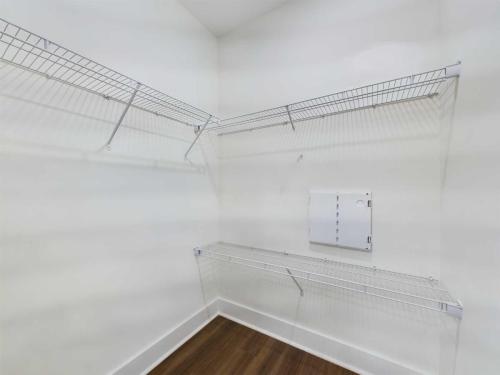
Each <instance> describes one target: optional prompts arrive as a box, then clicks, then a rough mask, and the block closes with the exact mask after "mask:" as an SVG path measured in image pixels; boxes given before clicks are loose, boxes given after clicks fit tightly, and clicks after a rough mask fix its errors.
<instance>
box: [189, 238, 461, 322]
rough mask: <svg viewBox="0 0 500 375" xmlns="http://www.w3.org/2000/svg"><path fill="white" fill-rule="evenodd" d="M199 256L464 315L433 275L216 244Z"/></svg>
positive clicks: (200, 251) (198, 251) (197, 252)
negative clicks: (426, 275)
mask: <svg viewBox="0 0 500 375" xmlns="http://www.w3.org/2000/svg"><path fill="white" fill-rule="evenodd" d="M194 251H195V255H196V256H201V257H206V258H209V259H212V260H215V261H217V262H224V263H231V264H236V265H240V266H243V267H247V268H252V269H256V270H261V271H265V272H270V273H274V274H279V275H284V276H287V277H290V278H291V279H292V280H293V282H294V283H295V284H296V285H297V287H298V288H299V291H300V293H301V295H303V294H304V290H303V288H302V286H301V283H302V282H303V281H306V282H312V283H315V284H318V285H322V286H326V287H333V288H338V289H343V290H347V291H351V292H354V293H361V294H366V295H370V296H374V297H378V298H382V299H385V300H390V301H393V302H398V303H402V304H406V305H411V306H415V307H419V308H423V309H427V310H433V311H438V312H445V313H449V314H451V315H453V316H456V317H459V318H460V317H461V314H462V305H461V304H460V302H459V301H458V300H456V299H455V298H453V297H452V295H451V294H450V293H449V292H448V291H447V290H446V289H445V288H444V287H443V286H442V285H441V283H440V282H439V281H438V280H436V279H434V278H432V277H421V276H415V275H410V274H405V273H399V272H394V271H388V270H383V269H380V268H376V267H366V266H361V265H354V264H349V263H344V262H339V261H333V260H328V259H319V258H313V257H307V256H301V255H293V254H289V253H283V252H277V251H271V250H264V249H257V248H252V247H246V246H240V245H235V244H228V243H216V244H212V245H208V246H204V247H199V248H196V249H194Z"/></svg>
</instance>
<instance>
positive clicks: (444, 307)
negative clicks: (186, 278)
mask: <svg viewBox="0 0 500 375" xmlns="http://www.w3.org/2000/svg"><path fill="white" fill-rule="evenodd" d="M199 256H205V257H207V258H211V259H215V260H216V261H222V262H227V263H232V264H238V265H242V266H244V267H248V268H253V269H257V270H261V271H266V272H271V273H275V274H279V275H283V276H287V277H290V275H289V274H288V273H287V272H281V271H276V270H270V269H266V268H263V267H258V266H252V265H249V264H242V263H237V262H234V261H233V260H230V259H220V258H214V257H211V256H210V255H203V254H200V255H199ZM294 277H295V278H297V279H301V280H305V281H311V282H314V283H317V284H321V285H324V286H330V287H334V288H338V289H343V290H347V291H351V292H355V293H362V294H365V295H369V296H373V297H376V298H381V299H384V300H388V301H392V302H397V303H401V304H405V305H409V306H413V307H418V308H422V309H427V310H431V311H436V312H441V313H442V312H445V313H448V312H449V311H454V309H459V310H461V309H462V306H461V305H459V304H450V303H447V302H438V305H437V307H433V306H427V305H422V304H418V303H414V302H410V301H404V300H401V299H397V298H392V297H387V296H383V295H380V294H376V293H372V292H369V291H368V290H359V289H355V288H350V287H346V286H343V285H338V284H333V283H329V282H325V281H321V280H314V279H308V278H306V277H303V276H300V275H294Z"/></svg>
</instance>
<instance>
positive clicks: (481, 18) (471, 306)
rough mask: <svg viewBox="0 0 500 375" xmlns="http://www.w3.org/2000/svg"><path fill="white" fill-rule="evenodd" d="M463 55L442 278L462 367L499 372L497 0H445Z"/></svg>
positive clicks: (448, 30)
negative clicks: (459, 314)
mask: <svg viewBox="0 0 500 375" xmlns="http://www.w3.org/2000/svg"><path fill="white" fill-rule="evenodd" d="M443 25H444V32H445V37H446V44H445V45H446V47H447V49H446V51H445V52H446V53H447V54H448V55H453V56H460V57H461V58H462V59H463V62H464V64H463V73H462V76H461V78H460V86H459V89H458V97H457V102H456V111H455V119H454V126H453V136H452V138H451V143H450V151H449V160H448V168H447V175H446V180H445V184H444V187H443V224H442V228H443V247H442V261H441V268H442V278H443V280H444V281H445V282H446V283H447V284H448V286H449V288H450V289H451V290H452V291H453V292H454V293H455V295H457V296H458V297H459V298H461V300H462V302H463V304H464V306H465V310H464V311H465V312H464V318H463V322H462V325H461V333H460V343H459V350H458V358H457V371H456V374H457V375H469V374H485V375H486V374H487V375H495V374H498V373H500V346H499V345H498V337H500V293H499V289H500V273H499V270H500V220H499V218H500V203H499V202H500V201H499V200H498V194H499V192H500V167H499V162H500V148H499V139H500V127H499V124H500V96H499V95H498V94H497V93H496V88H497V87H498V85H500V48H499V46H500V3H499V2H498V1H494V0H493V1H488V0H486V1H480V2H475V3H471V2H469V1H462V0H445V1H443Z"/></svg>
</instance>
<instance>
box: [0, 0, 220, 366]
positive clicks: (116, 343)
mask: <svg viewBox="0 0 500 375" xmlns="http://www.w3.org/2000/svg"><path fill="white" fill-rule="evenodd" d="M0 13H1V14H2V17H4V18H5V19H7V20H9V21H12V22H14V23H18V24H19V25H21V26H24V27H26V28H28V29H31V30H33V31H35V32H38V33H40V34H42V35H45V36H47V37H48V38H51V39H53V40H54V41H56V42H59V43H61V44H62V45H65V46H67V47H69V48H72V49H74V50H76V51H78V52H81V53H83V54H86V55H88V56H90V57H93V58H95V59H96V60H97V61H99V62H102V63H105V64H108V65H109V66H111V67H113V68H115V69H117V70H118V71H120V72H123V73H125V74H129V75H131V76H132V77H134V78H136V79H138V80H140V81H142V82H144V83H147V84H150V85H151V86H153V87H155V88H159V89H161V90H163V91H165V92H166V93H168V94H171V95H175V96H178V97H180V98H183V99H185V100H187V101H188V102H190V103H192V104H194V105H198V106H200V107H202V108H204V109H207V110H210V111H214V110H215V109H216V107H217V97H216V90H217V71H216V64H217V51H216V40H215V39H214V37H212V36H211V35H210V34H209V33H208V32H207V31H206V30H205V29H204V28H203V27H202V26H201V25H200V24H199V23H198V22H197V21H196V20H195V19H193V18H192V16H191V15H190V14H189V13H188V12H187V11H185V10H184V8H182V7H180V6H179V5H177V3H176V2H175V1H153V0H151V1H149V0H148V1H112V0H108V1H56V0H54V1H43V2H41V1H28V0H16V1H2V2H1V4H0ZM0 71H1V72H0V80H1V82H2V83H1V86H0V88H1V95H0V102H1V103H0V111H1V120H0V133H1V140H2V145H1V149H0V176H1V177H0V178H1V180H0V181H1V182H0V259H1V264H0V275H1V276H0V296H1V305H2V307H1V309H0V310H1V311H0V319H1V320H0V347H1V349H0V352H1V354H0V373H2V374H23V375H24V374H40V373H44V374H104V373H108V372H110V371H112V370H113V369H116V368H117V367H119V366H120V365H122V364H123V363H124V362H125V361H127V360H128V359H130V358H131V357H132V356H134V355H136V354H137V353H138V352H140V351H142V350H144V349H145V348H146V347H147V346H148V345H150V344H152V343H153V342H154V341H156V340H157V339H158V338H159V337H161V336H162V335H163V334H164V333H166V332H167V331H169V330H170V329H172V328H173V327H175V326H176V325H177V324H179V323H181V322H182V321H183V320H185V319H186V318H187V317H188V316H189V315H191V314H192V313H194V312H195V311H197V310H198V309H200V308H201V307H202V305H203V303H204V300H203V297H202V294H201V290H200V285H199V276H198V271H197V268H196V263H195V262H194V260H193V255H192V251H191V249H192V248H193V247H194V246H196V245H199V244H200V243H206V242H212V241H215V240H217V239H218V234H217V210H218V209H217V200H216V196H215V192H214V189H213V186H212V183H211V179H210V178H209V176H208V174H207V173H206V172H205V171H202V172H200V171H196V170H193V169H189V168H177V169H175V170H173V169H168V168H167V169H165V168H163V169H160V168H153V167H144V166H143V167H138V166H133V165H130V164H127V163H122V164H119V165H116V164H107V163H97V162H88V161H85V160H82V159H83V158H88V157H89V155H92V152H90V151H92V147H94V146H96V145H97V146H99V145H102V144H103V143H104V142H105V141H106V136H109V134H110V132H109V130H110V127H111V128H112V125H111V124H112V123H113V121H116V119H117V118H118V117H119V114H120V110H121V108H120V106H117V105H116V104H112V103H109V102H108V103H106V102H104V101H102V99H98V98H97V99H95V98H94V99H92V98H91V95H87V94H82V93H77V92H75V91H72V90H71V89H68V88H64V87H63V86H58V85H56V84H53V83H51V82H50V81H46V80H45V81H44V80H43V79H40V78H38V77H35V76H31V75H29V74H26V73H22V74H20V75H17V74H18V73H16V72H15V71H14V70H12V69H11V68H9V67H2V69H0ZM26 100H31V101H32V102H34V103H27V102H26ZM99 100H100V101H99ZM66 104H67V105H66ZM59 107H64V108H65V109H66V111H60V110H59V109H58V108H59ZM68 107H69V111H68V110H67V109H68ZM82 114H86V115H90V116H94V117H95V119H90V120H89V118H86V117H83V116H82ZM150 117H151V116H150ZM150 117H147V116H146V117H145V118H141V117H140V115H139V114H138V113H136V112H134V111H131V112H130V114H129V116H127V118H126V122H125V124H124V128H123V129H120V131H119V133H118V135H117V139H116V143H114V144H113V146H114V147H115V146H116V148H118V149H119V150H122V151H124V152H125V151H126V152H127V153H128V154H129V155H131V156H132V157H134V156H140V155H141V154H142V152H143V151H148V150H149V149H151V148H152V146H155V147H157V148H158V150H157V151H158V152H159V150H160V149H162V150H169V151H168V152H164V153H163V154H162V156H163V157H165V158H166V159H168V158H170V156H172V155H171V154H172V153H173V151H172V150H174V151H175V152H176V153H179V151H180V150H183V151H184V150H185V148H187V145H188V143H187V142H189V141H190V140H191V139H192V138H193V133H192V130H189V129H187V128H184V127H181V128H179V127H172V129H173V130H172V132H171V133H172V134H171V133H170V132H169V130H168V129H170V128H169V127H168V126H167V127H165V125H169V124H165V122H162V121H161V120H155V119H151V118H150ZM131 124H132V125H133V124H139V125H141V124H142V126H143V128H144V129H142V130H148V129H149V130H151V129H155V130H156V131H161V132H165V137H163V138H161V137H160V138H161V139H163V141H162V143H161V144H159V145H156V144H153V143H152V139H153V138H154V139H158V138H159V137H151V136H150V135H149V136H148V133H147V132H138V131H135V132H134V131H133V130H131V129H130V128H127V126H129V125H131ZM167 133H168V134H167ZM7 138H8V139H7ZM26 140H29V141H30V142H33V143H35V144H37V145H38V144H42V145H44V147H45V148H46V150H45V151H47V147H46V146H47V145H48V146H49V147H48V150H51V149H52V148H51V147H52V146H53V145H57V146H60V147H69V148H70V149H75V150H77V151H78V152H76V153H74V154H72V155H73V156H74V157H73V158H72V159H67V158H59V157H57V158H56V157H49V156H47V154H46V153H45V152H44V153H43V154H35V153H33V152H30V153H19V152H18V151H21V148H19V147H18V146H20V145H22V144H23V142H24V141H26ZM7 141H9V142H10V143H9V142H7ZM11 141H12V142H11ZM14 141H15V142H14ZM7 146H9V147H8V148H7ZM136 147H140V148H139V151H140V152H138V149H137V148H136ZM28 148H29V147H28ZM23 149H24V148H23ZM81 150H84V151H85V152H86V153H85V154H81V153H80V151H81ZM89 150H90V151H89ZM169 152H170V153H171V154H169ZM195 154H196V158H197V160H198V161H201V162H202V160H201V159H200V158H201V155H200V153H199V150H195ZM82 155H83V156H82Z"/></svg>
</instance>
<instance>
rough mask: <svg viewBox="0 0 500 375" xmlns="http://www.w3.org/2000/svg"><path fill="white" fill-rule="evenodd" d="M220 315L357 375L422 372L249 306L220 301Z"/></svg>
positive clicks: (416, 374) (408, 374) (403, 374)
mask: <svg viewBox="0 0 500 375" xmlns="http://www.w3.org/2000/svg"><path fill="white" fill-rule="evenodd" d="M218 307H219V315H221V316H223V317H225V318H227V319H230V320H233V321H235V322H237V323H239V324H242V325H245V326H247V327H249V328H251V329H254V330H256V331H259V332H261V333H263V334H265V335H268V336H271V337H273V338H276V339H277V340H280V341H283V342H285V343H287V344H289V345H291V346H294V347H296V348H299V349H301V350H304V351H305V352H308V353H310V354H312V355H315V356H317V357H320V358H323V359H325V360H327V361H329V362H333V363H336V364H338V365H339V366H342V367H344V368H346V369H348V370H351V371H354V372H356V373H358V374H363V375H373V374H384V375H418V374H422V372H421V371H418V370H416V369H412V368H409V367H407V366H405V365H403V364H400V363H396V362H394V361H392V360H390V359H387V358H384V357H381V356H379V355H376V354H374V353H371V352H369V351H367V350H365V349H363V348H359V347H357V346H354V345H352V344H349V343H346V342H342V341H340V340H337V339H335V338H333V337H329V336H326V335H324V334H321V333H319V332H315V331H313V330H310V329H308V328H306V327H302V326H300V325H296V324H294V323H292V322H288V321H286V320H284V319H281V318H278V317H275V316H273V315H269V314H267V313H263V312H261V311H257V310H255V309H252V308H250V307H248V306H244V305H241V304H239V303H236V302H233V301H229V300H226V299H222V298H219V301H218Z"/></svg>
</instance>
